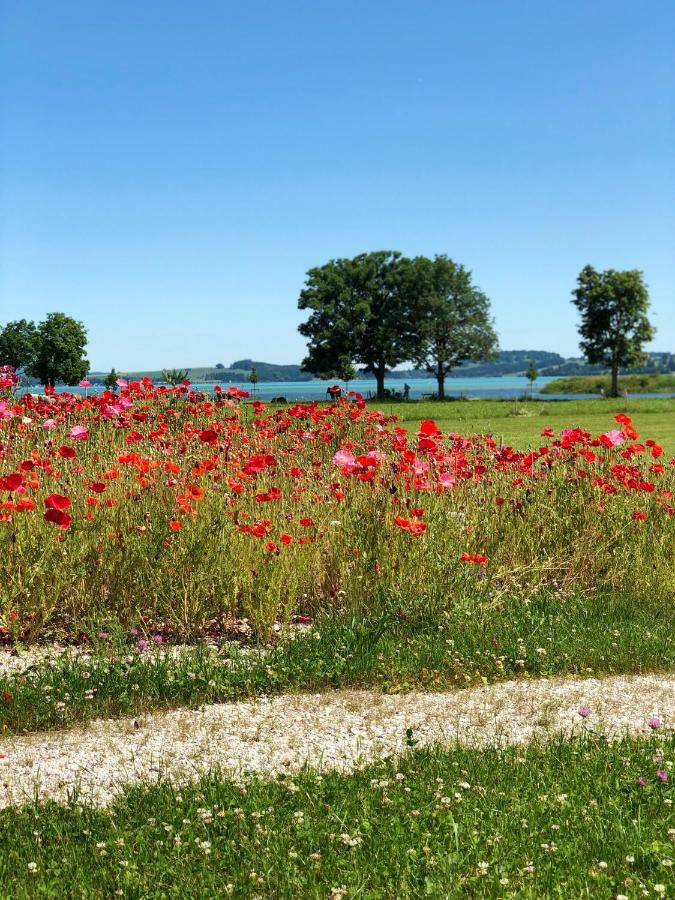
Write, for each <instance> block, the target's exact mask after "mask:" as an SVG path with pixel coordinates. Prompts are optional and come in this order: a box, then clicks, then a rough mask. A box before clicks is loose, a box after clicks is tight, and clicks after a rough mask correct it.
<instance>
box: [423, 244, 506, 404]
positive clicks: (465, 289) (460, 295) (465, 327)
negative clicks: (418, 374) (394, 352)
mask: <svg viewBox="0 0 675 900" xmlns="http://www.w3.org/2000/svg"><path fill="white" fill-rule="evenodd" d="M413 263H414V267H415V284H416V293H417V299H416V303H415V326H416V328H415V332H416V333H415V341H414V351H413V354H412V360H413V362H414V363H415V365H416V366H418V367H419V368H420V369H425V370H426V371H427V372H429V374H430V375H433V376H434V377H435V378H436V382H437V384H438V399H439V400H444V399H445V379H446V376H447V375H448V373H449V372H450V371H451V370H452V369H454V368H455V367H456V366H458V365H459V364H460V363H462V362H465V361H467V360H480V359H491V358H494V357H495V355H496V350H497V335H496V334H495V332H494V329H493V327H492V320H491V318H490V301H489V300H488V298H487V297H486V296H485V294H484V293H483V292H482V291H481V290H479V289H478V288H477V287H476V286H475V285H474V284H473V283H472V281H471V272H469V271H468V270H467V269H465V268H464V266H462V265H458V264H457V263H455V262H453V261H452V260H451V259H448V257H447V256H436V257H435V258H434V259H433V260H431V259H427V258H426V257H423V256H422V257H417V258H416V259H415V260H413Z"/></svg>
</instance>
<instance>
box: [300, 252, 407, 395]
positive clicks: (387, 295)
mask: <svg viewBox="0 0 675 900" xmlns="http://www.w3.org/2000/svg"><path fill="white" fill-rule="evenodd" d="M413 298H414V267H413V265H412V262H411V260H409V259H405V258H404V257H402V256H401V254H400V253H398V252H395V251H389V250H382V251H377V252H375V253H362V254H360V255H359V256H355V257H354V258H353V259H334V260H331V261H330V262H328V263H326V264H325V265H323V266H319V267H318V268H314V269H310V270H309V272H308V273H307V281H306V283H305V287H304V289H303V291H302V293H301V294H300V299H299V300H298V307H299V308H300V309H309V310H311V314H310V317H309V319H308V321H307V322H304V323H303V324H302V325H300V328H299V330H300V333H301V334H302V335H304V336H305V337H307V338H309V344H308V354H307V356H306V358H305V359H304V360H303V363H302V367H303V369H304V370H305V371H307V372H312V373H313V374H314V375H318V376H319V377H322V378H334V377H337V378H339V377H340V376H341V374H343V373H344V370H345V365H346V364H347V362H351V361H353V362H356V363H359V364H361V365H363V366H364V368H365V371H366V372H372V373H373V374H374V376H375V380H376V383H377V396H378V398H380V399H381V398H382V397H384V376H385V374H386V372H387V369H389V368H392V367H394V366H397V365H399V363H402V362H405V361H406V360H409V359H411V357H412V350H413V346H414V317H413Z"/></svg>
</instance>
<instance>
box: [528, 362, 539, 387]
mask: <svg viewBox="0 0 675 900" xmlns="http://www.w3.org/2000/svg"><path fill="white" fill-rule="evenodd" d="M525 377H526V378H527V380H528V381H529V383H530V393H532V391H533V390H534V383H535V381H536V380H537V378H539V371H538V369H537V364H536V363H535V361H534V360H533V359H531V360H530V364H529V366H528V367H527V372H525Z"/></svg>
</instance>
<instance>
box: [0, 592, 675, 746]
mask: <svg viewBox="0 0 675 900" xmlns="http://www.w3.org/2000/svg"><path fill="white" fill-rule="evenodd" d="M674 668H675V608H674V607H673V605H672V604H663V602H662V600H661V599H660V598H659V597H658V596H651V597H649V596H643V597H642V598H641V599H640V600H638V599H636V597H635V596H633V595H632V594H630V593H628V592H626V593H617V594H616V595H608V596H595V597H589V596H585V595H581V596H577V597H569V596H566V597H564V598H563V597H559V596H556V595H553V594H551V593H548V592H543V593H542V594H540V595H537V596H535V597H532V598H529V599H525V600H519V599H516V598H513V597H509V598H505V599H504V601H503V602H501V603H499V604H496V605H492V606H491V605H489V604H486V603H485V602H484V599H483V598H482V596H481V593H480V591H479V590H478V589H477V590H476V595H475V598H474V600H473V602H466V603H463V604H457V606H455V607H454V608H451V609H450V610H445V609H443V608H442V607H439V608H437V609H433V608H431V609H428V610H426V611H424V610H414V609H413V608H411V607H408V608H406V605H405V601H404V599H403V598H400V597H393V596H389V597H386V598H380V601H379V603H378V606H377V607H376V609H375V610H374V611H373V612H372V613H371V615H370V616H368V615H365V614H363V613H362V614H360V615H355V614H349V613H325V614H323V615H322V616H320V617H319V619H318V620H317V622H316V625H315V628H314V629H313V630H312V631H311V632H309V633H306V634H304V635H300V636H297V637H295V638H294V639H282V640H281V641H280V642H279V643H278V644H277V645H276V646H274V647H273V648H271V649H270V651H269V653H268V654H266V655H258V654H246V653H243V652H242V651H241V650H240V649H239V648H238V647H237V645H236V644H233V645H230V646H228V647H226V648H224V649H223V651H222V653H221V655H214V654H213V653H209V652H208V651H207V650H206V649H205V648H204V647H201V648H200V647H197V648H196V649H194V650H192V651H189V652H186V653H185V654H183V655H182V656H181V657H179V658H177V659H175V658H171V657H168V656H165V657H162V656H160V654H159V653H157V652H153V651H149V650H146V651H144V653H142V654H138V653H137V652H135V651H134V645H133V644H132V645H129V644H126V645H123V644H121V643H120V644H119V645H118V646H116V647H114V648H109V647H108V648H106V647H103V646H101V647H100V648H99V650H98V652H97V653H96V654H95V655H94V656H93V657H92V658H91V659H89V660H85V661H78V660H72V659H71V660H68V659H65V658H62V659H61V660H60V661H59V662H57V663H56V664H55V665H54V666H53V667H49V666H45V665H41V666H36V667H35V669H33V670H31V671H29V672H27V673H25V674H24V675H22V676H19V677H17V676H15V677H12V678H6V679H0V694H1V693H2V692H3V691H5V692H7V694H9V695H10V699H9V700H0V734H2V733H3V732H4V733H5V734H12V733H20V732H24V731H35V730H39V729H46V728H52V727H61V726H68V725H72V724H74V723H76V722H81V721H86V720H88V719H92V718H96V717H107V716H110V717H112V716H118V715H135V714H138V713H141V712H143V711H147V710H152V709H166V708H172V707H177V706H186V705H187V706H190V705H198V704H200V703H213V702H218V701H224V700H233V699H238V698H245V697H249V696H255V695H260V694H278V693H284V692H298V691H309V690H323V689H328V688H334V687H347V686H354V687H359V686H375V687H379V688H381V689H382V690H384V691H387V692H398V691H405V690H411V689H415V688H422V689H430V690H442V689H448V688H458V687H465V686H470V685H475V684H481V683H485V682H487V681H499V680H502V679H509V678H514V677H545V676H550V675H555V674H560V673H565V674H570V675H575V676H581V677H584V676H589V675H601V674H616V673H639V672H649V671H669V670H670V671H672V670H673V669H674Z"/></svg>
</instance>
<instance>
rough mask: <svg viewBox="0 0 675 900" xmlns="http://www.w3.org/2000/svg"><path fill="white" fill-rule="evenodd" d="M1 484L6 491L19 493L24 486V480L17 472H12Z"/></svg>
mask: <svg viewBox="0 0 675 900" xmlns="http://www.w3.org/2000/svg"><path fill="white" fill-rule="evenodd" d="M2 482H3V487H4V489H5V490H6V491H19V490H21V488H23V487H24V485H25V484H26V479H25V478H24V477H23V475H20V474H19V473H18V472H12V474H11V475H6V476H5V477H4V478H3V479H2Z"/></svg>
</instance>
